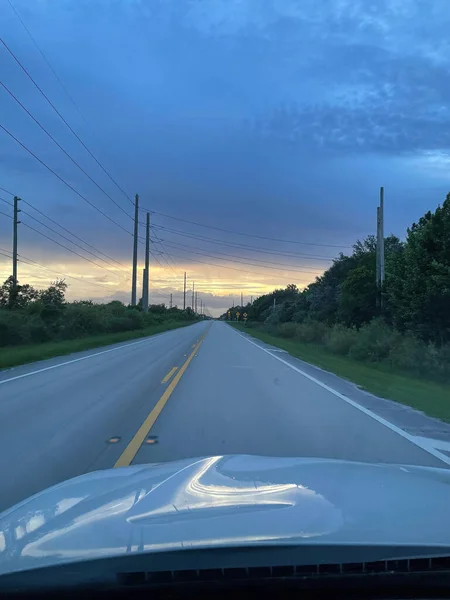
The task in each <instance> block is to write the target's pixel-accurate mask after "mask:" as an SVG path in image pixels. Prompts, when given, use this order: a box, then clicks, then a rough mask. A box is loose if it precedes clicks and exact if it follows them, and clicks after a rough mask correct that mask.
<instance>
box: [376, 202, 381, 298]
mask: <svg viewBox="0 0 450 600" xmlns="http://www.w3.org/2000/svg"><path fill="white" fill-rule="evenodd" d="M375 280H376V287H377V298H376V303H377V308H379V307H380V207H379V206H377V247H376V267H375Z"/></svg>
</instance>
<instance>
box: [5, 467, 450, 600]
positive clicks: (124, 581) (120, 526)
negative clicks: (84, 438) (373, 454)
mask: <svg viewBox="0 0 450 600" xmlns="http://www.w3.org/2000/svg"><path fill="white" fill-rule="evenodd" d="M449 506H450V471H448V470H444V469H432V468H425V467H410V466H400V465H374V464H363V463H355V462H353V463H352V462H346V461H338V460H324V459H312V458H305V459H302V458H272V457H270V458H269V457H259V456H218V457H217V456H215V457H208V458H198V459H185V460H182V461H179V462H173V463H166V464H156V465H140V466H132V467H126V468H119V469H110V470H105V471H99V472H94V473H89V474H87V475H83V476H80V477H77V478H75V479H71V480H69V481H66V482H65V483H62V484H59V485H56V486H53V487H51V488H49V489H47V490H45V491H43V492H41V493H39V494H36V495H35V496H33V497H31V498H29V499H27V500H25V501H23V502H21V503H20V504H18V505H16V506H14V507H12V508H10V509H9V510H7V511H6V512H4V513H3V514H2V515H0V573H1V575H0V592H3V593H10V594H11V593H12V592H13V591H14V592H16V593H21V594H24V595H27V597H30V596H31V595H32V594H33V592H36V593H37V592H39V593H44V592H45V593H47V592H49V591H51V590H58V591H61V590H64V591H65V592H67V591H69V590H77V591H78V592H80V591H82V590H84V589H86V590H91V591H92V590H94V591H96V595H101V594H102V593H104V594H105V596H108V597H111V595H112V594H114V592H116V591H117V592H120V591H123V589H124V588H126V589H127V590H128V595H132V593H133V592H138V591H140V590H142V588H150V589H154V590H156V591H161V590H165V591H166V592H167V593H168V594H169V595H170V594H172V596H171V597H173V594H175V593H180V594H184V593H185V592H186V594H187V595H189V594H192V591H193V590H197V588H198V589H199V590H200V589H201V590H204V589H205V588H206V589H208V590H209V591H210V592H212V591H214V590H218V589H224V588H225V589H229V590H233V589H246V590H247V592H248V593H250V592H251V591H254V592H255V595H256V593H257V591H258V589H259V590H260V587H258V586H259V585H260V584H261V582H264V584H265V586H274V593H277V589H278V591H280V590H285V589H286V588H291V587H293V588H301V589H309V588H311V589H313V590H315V591H316V592H318V590H319V591H321V593H322V594H324V593H325V592H326V593H327V594H328V595H329V596H333V597H335V594H336V591H337V590H350V589H351V590H353V592H352V593H354V592H355V590H356V592H358V590H359V591H362V590H364V594H365V597H366V598H367V597H368V598H375V597H381V596H383V597H386V593H387V592H389V593H393V594H395V597H396V598H400V597H403V596H404V597H406V596H408V594H409V595H411V592H412V591H413V592H414V594H413V595H414V597H415V598H418V597H420V596H421V595H422V597H426V596H427V593H429V592H432V593H433V595H434V597H436V594H437V593H438V592H439V591H440V590H442V595H443V596H446V597H448V596H449V595H450V519H449V516H448V515H449ZM409 597H411V596H409Z"/></svg>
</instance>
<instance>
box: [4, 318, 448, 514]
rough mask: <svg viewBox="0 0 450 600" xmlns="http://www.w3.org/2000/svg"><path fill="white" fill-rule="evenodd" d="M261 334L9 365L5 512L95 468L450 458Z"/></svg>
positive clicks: (166, 341)
mask: <svg viewBox="0 0 450 600" xmlns="http://www.w3.org/2000/svg"><path fill="white" fill-rule="evenodd" d="M255 342H256V341H255V340H254V341H253V342H252V341H251V339H250V340H249V339H248V338H247V337H245V336H242V335H241V334H239V333H238V332H236V331H235V330H233V329H232V328H231V327H230V326H229V325H227V324H225V323H220V322H204V323H198V324H195V325H192V326H189V327H185V328H181V329H177V330H173V331H169V332H167V333H163V334H159V335H157V336H154V337H151V338H146V339H141V340H137V341H134V342H126V343H123V344H117V345H115V346H110V347H108V348H100V349H98V350H89V351H87V352H82V353H77V354H73V355H71V356H66V357H61V358H57V359H51V360H47V361H42V362H39V363H33V364H31V365H26V366H23V367H18V368H15V369H9V370H5V371H2V372H0V449H1V452H0V481H1V494H0V510H2V509H5V508H7V507H9V506H11V505H12V504H14V503H15V502H18V501H19V500H22V499H23V498H25V497H27V496H29V495H31V494H33V493H35V492H38V491H40V490H42V489H44V488H45V487H48V486H50V485H52V484H55V483H58V482H60V481H63V480H65V479H68V478H70V477H74V476H76V475H80V474H83V473H86V472H88V471H93V470H97V469H103V468H111V467H114V466H116V467H120V466H125V465H128V464H139V463H149V462H161V461H169V460H175V459H180V458H185V457H192V456H206V455H218V454H238V453H242V454H259V455H271V456H308V457H324V458H337V459H347V460H357V461H368V462H384V463H386V462H387V463H401V464H416V465H424V466H436V467H448V465H449V464H450V458H449V457H448V455H447V459H446V457H445V455H444V454H443V453H441V452H437V451H433V449H432V448H428V447H427V446H426V445H424V444H423V443H421V442H420V439H421V438H415V437H414V436H412V435H411V434H409V433H408V432H407V430H406V429H402V428H401V427H398V426H397V425H395V424H392V423H391V422H390V421H388V420H387V419H385V417H383V415H382V411H381V412H380V411H378V413H376V412H375V411H373V410H372V409H369V408H367V398H368V396H367V395H366V394H364V392H360V391H358V390H357V388H356V387H354V386H352V387H349V386H350V385H351V384H348V383H347V382H343V381H342V380H339V379H338V378H336V377H334V376H332V377H334V379H333V380H330V377H331V376H329V375H328V374H326V373H324V372H322V371H320V370H318V369H315V368H314V367H309V368H308V365H305V363H301V361H297V360H296V359H293V358H291V357H289V355H287V354H283V353H281V352H277V351H276V350H274V349H272V348H268V347H266V346H264V345H263V344H260V343H259V342H256V343H255ZM372 398H373V397H372ZM380 402H384V401H380Z"/></svg>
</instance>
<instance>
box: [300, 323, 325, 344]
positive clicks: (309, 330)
mask: <svg viewBox="0 0 450 600" xmlns="http://www.w3.org/2000/svg"><path fill="white" fill-rule="evenodd" d="M327 332H328V327H327V325H326V324H325V323H321V322H320V321H305V322H304V323H298V324H297V326H296V328H295V338H296V339H297V340H300V341H302V342H315V343H319V344H320V343H321V342H322V341H323V339H324V337H325V335H326V334H327Z"/></svg>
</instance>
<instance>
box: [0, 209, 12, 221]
mask: <svg viewBox="0 0 450 600" xmlns="http://www.w3.org/2000/svg"><path fill="white" fill-rule="evenodd" d="M0 215H3V216H4V217H8V218H9V219H12V218H13V217H12V215H8V213H5V212H3V211H1V210H0Z"/></svg>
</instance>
